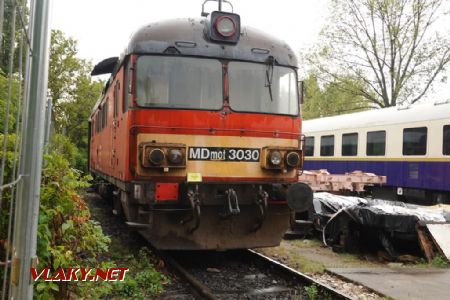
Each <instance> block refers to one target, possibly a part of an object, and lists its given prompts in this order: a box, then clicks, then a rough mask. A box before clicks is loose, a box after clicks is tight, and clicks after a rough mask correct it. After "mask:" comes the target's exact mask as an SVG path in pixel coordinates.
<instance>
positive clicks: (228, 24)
mask: <svg viewBox="0 0 450 300" xmlns="http://www.w3.org/2000/svg"><path fill="white" fill-rule="evenodd" d="M215 27H216V30H217V32H218V33H219V34H220V35H221V36H223V37H230V36H233V35H234V34H235V33H236V24H235V23H234V21H233V19H232V18H230V17H228V16H220V17H218V18H217V19H216V24H215Z"/></svg>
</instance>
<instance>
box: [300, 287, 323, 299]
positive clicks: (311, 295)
mask: <svg viewBox="0 0 450 300" xmlns="http://www.w3.org/2000/svg"><path fill="white" fill-rule="evenodd" d="M304 289H305V292H306V295H307V296H308V299H309V300H316V299H317V297H318V295H319V290H318V289H317V286H316V285H315V284H312V285H310V286H305V287H304Z"/></svg>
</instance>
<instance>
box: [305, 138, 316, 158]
mask: <svg viewBox="0 0 450 300" xmlns="http://www.w3.org/2000/svg"><path fill="white" fill-rule="evenodd" d="M305 156H314V137H313V136H307V137H306V138H305Z"/></svg>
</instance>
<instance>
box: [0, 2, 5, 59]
mask: <svg viewBox="0 0 450 300" xmlns="http://www.w3.org/2000/svg"><path fill="white" fill-rule="evenodd" d="M4 15H5V0H0V53H2V45H3V20H4Z"/></svg>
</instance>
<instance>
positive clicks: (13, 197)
mask: <svg viewBox="0 0 450 300" xmlns="http://www.w3.org/2000/svg"><path fill="white" fill-rule="evenodd" d="M24 34H26V32H25V30H24V29H22V32H21V35H20V40H19V79H18V88H17V89H18V91H17V105H16V110H17V111H16V131H15V135H16V136H15V140H14V156H13V167H12V177H11V178H13V179H14V178H16V174H17V162H18V161H17V160H18V154H19V153H18V152H19V129H20V127H21V124H22V122H21V121H20V116H21V114H20V108H21V104H22V74H23V72H22V65H23V64H22V61H23V35H24ZM21 177H22V176H21V175H19V177H18V178H17V179H19V178H21ZM16 191H17V190H16V187H15V186H13V187H12V189H11V200H10V203H9V214H8V215H9V220H8V233H7V240H6V241H7V243H8V245H12V222H13V217H12V216H13V213H14V207H15V200H16ZM10 248H11V247H7V248H6V253H5V258H6V260H7V261H8V260H10ZM9 271H10V270H9V264H5V268H4V271H3V287H2V290H3V292H4V294H3V295H2V300H5V297H6V295H7V289H6V286H7V285H8V283H9V280H8V279H9V274H10V272H9ZM8 286H9V285H8ZM8 290H10V289H8Z"/></svg>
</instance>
